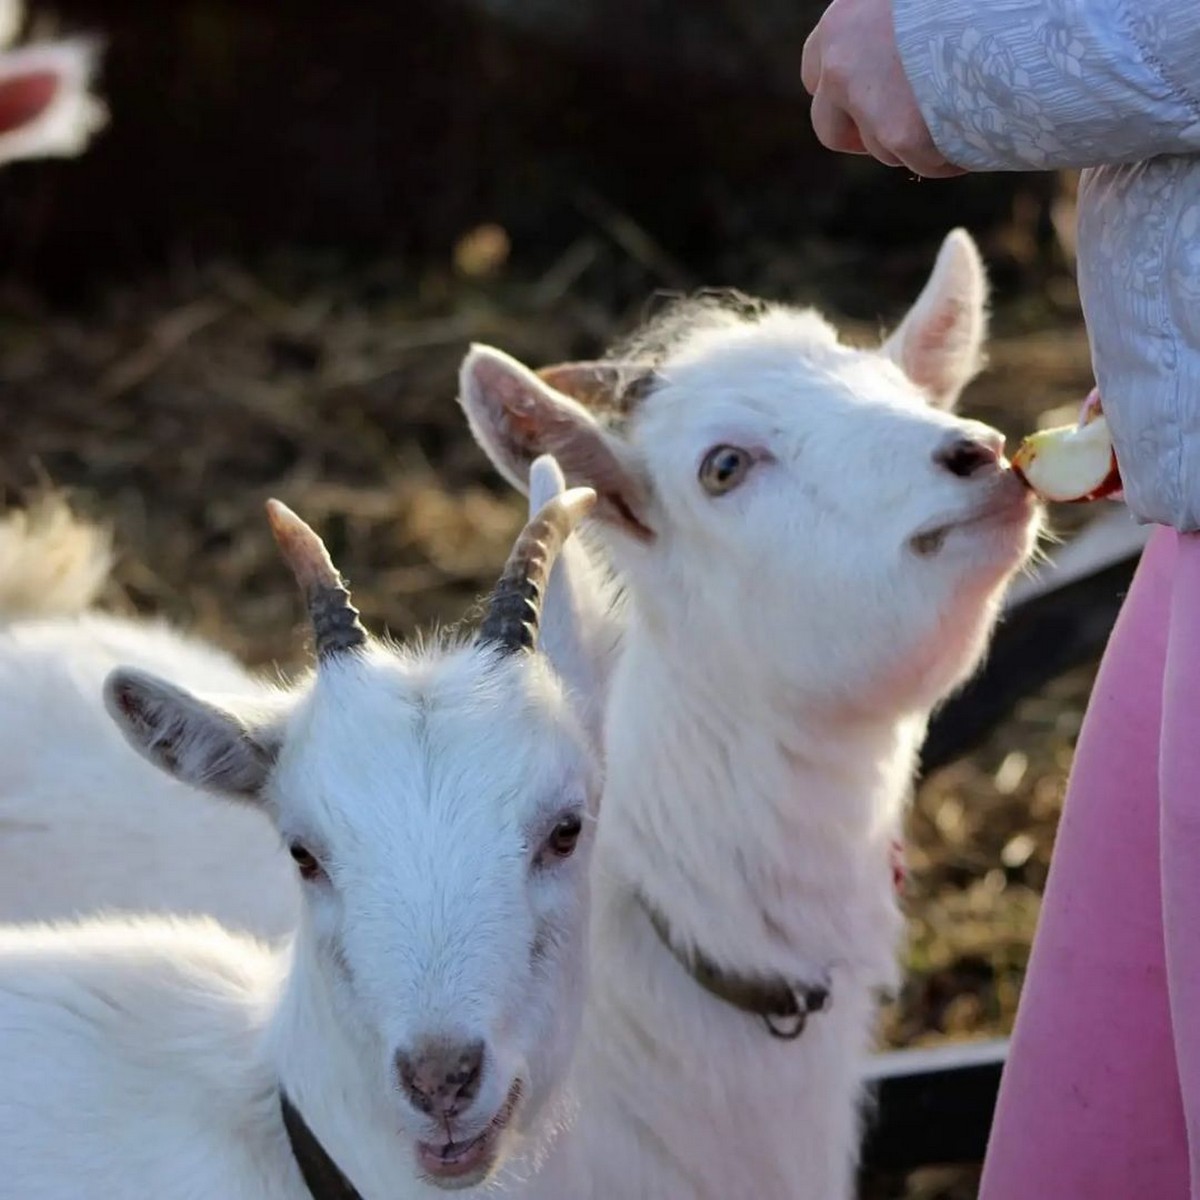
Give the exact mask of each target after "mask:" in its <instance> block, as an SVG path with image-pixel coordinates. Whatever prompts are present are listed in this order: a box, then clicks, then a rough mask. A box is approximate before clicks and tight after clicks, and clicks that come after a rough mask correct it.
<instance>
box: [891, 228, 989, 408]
mask: <svg viewBox="0 0 1200 1200" xmlns="http://www.w3.org/2000/svg"><path fill="white" fill-rule="evenodd" d="M986 336H987V274H986V272H985V270H984V266H983V260H982V259H981V258H980V256H979V251H978V249H977V248H976V246H975V243H974V241H972V240H971V236H970V234H968V233H967V231H966V230H965V229H955V230H953V231H952V232H951V233H950V234H948V235H947V237H946V240H945V241H944V242H943V243H942V248H941V250H940V251H939V252H938V257H937V262H936V263H935V264H934V267H933V273H932V274H931V275H930V277H929V281H928V282H927V283H926V284H925V287H924V289H923V290H922V292H921V294H920V296H919V297H917V302H916V303H915V304H914V305H913V306H912V308H911V309H910V310H909V312H908V315H907V316H906V317H905V318H904V320H903V321H901V323H900V325H899V327H898V328H897V329H896V331H895V332H894V333H893V334H892V335H891V337H889V338H888V339H887V341H885V342H884V344H883V353H884V354H886V355H887V356H888V357H889V358H890V359H892V361H893V362H895V363H896V364H897V365H898V366H899V367H900V369H901V370H902V371H903V372H904V373H905V374H906V375H907V376H908V377H909V379H911V380H912V381H913V383H915V384H916V385H917V386H918V387H920V388H922V389H924V391H925V392H926V393H927V394H928V396H929V399H930V402H931V403H932V404H934V405H935V406H936V407H937V408H943V409H947V410H949V409H952V408H954V406H955V405H956V404H957V403H958V398H959V396H960V395H961V394H962V390H963V388H964V387H966V386H967V384H968V383H970V382H971V380H972V379H973V378H974V377H975V376H976V375H977V374H978V373H979V371H980V370H981V369H982V368H983V362H984V359H983V344H984V340H985V338H986Z"/></svg>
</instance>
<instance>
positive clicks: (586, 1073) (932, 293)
mask: <svg viewBox="0 0 1200 1200" xmlns="http://www.w3.org/2000/svg"><path fill="white" fill-rule="evenodd" d="M984 301H985V289H984V277H983V270H982V266H981V264H980V262H979V258H978V255H977V253H976V251H975V248H974V246H973V244H972V243H971V242H970V240H969V239H968V238H967V237H966V235H965V234H962V233H955V234H952V235H951V236H950V238H949V239H948V240H947V243H946V244H945V246H944V248H943V251H942V253H941V256H940V257H939V260H938V263H937V266H936V268H935V270H934V273H933V276H932V278H931V280H930V282H929V284H928V285H927V287H926V290H925V291H924V293H923V294H922V296H921V298H920V299H919V300H918V302H917V304H916V306H915V307H914V309H913V310H912V312H911V313H910V314H909V317H908V318H906V320H905V322H904V323H903V324H902V325H901V327H900V328H899V330H898V331H897V332H896V334H894V335H893V337H892V338H891V339H889V341H888V342H887V343H886V344H885V346H884V347H883V348H882V352H880V351H879V350H859V349H851V348H847V347H846V346H843V345H841V344H839V341H838V339H837V337H836V335H835V333H834V330H833V329H832V328H831V327H830V326H829V325H828V324H827V323H826V322H825V321H824V320H822V319H821V318H820V317H819V316H818V315H816V314H815V313H813V312H808V311H796V310H789V309H779V308H770V307H767V308H765V309H761V308H760V309H759V310H758V311H756V312H754V313H752V314H751V315H750V316H749V317H747V316H745V315H744V314H739V313H735V312H730V311H729V310H728V309H722V308H721V307H719V306H712V305H702V306H700V307H698V308H697V307H695V306H693V307H691V308H690V309H689V308H686V307H685V308H683V309H680V310H678V311H677V312H676V313H675V314H673V315H672V316H671V317H670V318H669V319H668V322H667V324H666V326H665V327H660V328H658V329H657V330H652V331H651V332H650V334H649V336H647V337H644V338H643V339H641V343H640V345H639V343H638V342H635V343H634V345H633V347H632V348H626V349H625V350H624V351H622V355H623V357H625V358H626V359H628V358H633V359H634V360H635V361H636V360H637V359H638V356H639V354H641V355H642V356H643V361H644V362H647V363H648V365H649V366H651V367H653V369H654V371H655V379H654V382H652V384H651V386H650V387H649V388H648V391H647V394H646V396H645V398H644V399H643V400H642V401H641V402H640V403H639V404H636V405H635V406H634V407H633V409H632V414H631V415H630V416H629V417H628V418H623V419H617V420H615V421H608V422H604V423H597V422H594V421H592V420H591V418H590V417H589V416H588V414H587V413H586V412H585V411H584V410H583V408H581V407H580V406H579V405H576V404H573V403H572V402H571V401H569V400H567V399H566V398H565V397H562V396H559V395H556V394H554V393H553V392H551V391H549V390H548V389H547V388H546V387H545V386H543V385H542V384H541V383H540V381H539V380H537V379H536V378H535V377H534V376H533V375H532V374H531V373H530V372H528V371H526V370H525V369H524V368H523V367H522V366H520V364H517V363H515V362H513V360H511V359H509V358H507V357H506V356H504V355H501V354H499V353H498V352H496V351H491V350H487V349H484V348H477V349H475V350H474V351H472V353H471V354H470V355H469V356H468V358H467V360H466V362H465V363H464V366H463V371H462V383H461V396H462V401H463V404H464V407H465V409H466V412H467V415H468V418H469V419H470V421H471V424H472V428H473V429H474V431H475V433H476V436H477V437H478V438H479V440H480V442H481V444H482V445H483V446H484V448H485V449H486V450H487V451H488V453H489V455H490V456H491V457H492V459H493V461H494V462H495V464H496V465H497V467H498V468H499V469H500V470H501V471H502V472H503V473H504V474H505V475H506V476H507V477H508V478H509V479H510V480H512V481H514V482H515V483H516V484H517V485H518V486H521V487H523V488H524V487H526V486H527V482H526V481H527V475H528V469H529V460H530V459H531V458H532V457H533V456H535V455H537V454H541V453H544V452H552V453H553V454H554V456H555V457H556V459H557V460H558V462H559V464H561V466H562V468H563V470H564V472H565V475H566V479H567V480H568V481H569V482H570V483H571V484H573V485H574V484H579V483H592V484H594V485H596V486H598V487H599V488H602V489H607V491H608V493H609V499H610V501H611V502H610V503H606V502H605V499H604V496H602V499H601V505H600V506H598V508H597V510H596V512H597V520H595V521H593V522H592V526H593V529H594V532H595V533H596V534H597V535H599V537H600V538H601V540H602V541H603V543H604V548H605V550H606V552H607V555H608V556H609V557H610V558H611V562H612V563H613V564H614V565H615V567H616V568H617V572H618V575H619V577H620V578H621V580H622V582H623V584H624V587H625V588H626V589H627V593H628V595H627V606H626V608H625V610H624V613H623V615H621V616H618V617H615V618H609V619H608V620H609V621H610V623H611V624H614V625H616V626H618V627H619V628H618V629H617V630H613V629H610V630H608V631H607V632H606V633H605V634H604V635H599V634H596V633H595V632H594V631H593V633H592V635H591V636H592V638H593V640H592V642H591V643H590V644H591V646H592V647H596V646H604V645H609V644H616V645H619V647H620V648H619V650H618V651H617V652H615V653H613V654H611V655H607V656H605V655H604V654H602V653H601V654H600V655H597V654H596V653H595V652H594V651H591V652H589V650H588V647H587V646H585V645H583V644H582V643H580V642H579V641H577V640H572V639H571V638H567V639H566V640H565V643H563V653H564V657H565V661H566V663H567V665H568V667H569V669H572V670H576V671H581V672H582V673H583V674H584V675H590V676H591V677H594V678H596V679H598V680H599V681H600V686H601V687H602V688H603V690H604V692H605V694H606V696H607V733H606V739H607V741H606V756H607V761H608V776H607V783H606V787H605V793H604V799H603V816H602V819H601V821H600V831H599V837H598V842H597V849H596V857H595V860H594V863H593V871H594V879H595V887H594V894H593V902H594V907H593V923H592V966H591V980H592V982H591V988H590V993H589V1000H588V1007H587V1011H586V1013H585V1017H584V1033H583V1042H582V1047H581V1050H580V1052H579V1054H578V1055H577V1057H576V1060H575V1069H574V1072H573V1083H574V1087H573V1091H574V1094H575V1098H576V1100H577V1102H578V1105H579V1110H578V1116H577V1119H576V1122H575V1125H574V1129H573V1136H572V1137H571V1138H569V1139H560V1141H559V1142H558V1143H557V1144H556V1147H555V1150H554V1152H553V1153H552V1155H551V1158H550V1160H549V1161H548V1162H547V1163H546V1165H545V1168H544V1169H543V1171H542V1172H541V1174H540V1175H539V1176H538V1177H537V1178H536V1179H534V1180H532V1181H531V1182H530V1185H529V1188H528V1190H527V1192H526V1195H529V1196H536V1197H539V1198H540V1197H544V1198H545V1200H558V1198H560V1197H563V1196H571V1197H572V1198H573V1200H613V1198H616V1197H620V1198H633V1197H637V1198H638V1200H700V1198H704V1200H717V1198H720V1200H751V1198H753V1200H846V1198H848V1197H849V1196H850V1195H851V1194H852V1192H853V1177H854V1162H855V1159H856V1155H857V1148H858V1143H859V1135H860V1126H861V1116H860V1113H861V1099H862V1097H861V1094H860V1074H861V1066H862V1063H863V1060H864V1058H865V1056H866V1054H867V1053H868V1051H869V1049H870V1046H871V1040H872V1028H873V1024H874V1017H875V1011H876V1010H875V992H876V990H877V989H880V988H888V987H891V986H893V985H894V984H895V983H896V981H897V970H896V953H897V944H898V940H899V937H900V933H901V925H902V923H901V917H900V912H899V909H898V905H897V901H896V897H895V894H894V891H893V886H892V878H891V874H890V872H889V869H888V848H889V843H890V842H891V840H892V839H893V838H894V837H896V836H897V835H898V833H899V831H900V826H901V818H902V813H903V809H904V806H905V803H906V799H907V796H908V792H909V787H910V780H911V776H912V771H913V767H914V758H915V752H916V749H917V747H918V745H919V742H920V740H921V737H922V736H923V731H924V727H925V724H926V720H927V716H928V713H929V710H930V708H931V706H932V705H934V704H935V703H936V702H937V701H938V700H939V699H941V698H943V697H944V696H946V695H947V693H948V692H949V691H951V690H952V689H953V688H954V687H955V686H956V685H957V684H958V683H959V682H961V681H962V680H963V679H964V678H965V677H966V676H967V675H968V674H969V673H970V672H971V671H972V669H973V668H974V667H975V665H976V664H977V662H978V660H979V658H980V655H981V653H982V651H983V649H984V646H985V642H986V639H987V637H988V634H989V631H990V629H991V627H992V624H993V622H994V619H995V615H996V611H997V605H998V602H999V599H1000V596H1001V593H1002V591H1003V589H1004V586H1005V584H1006V581H1007V580H1008V579H1009V578H1010V576H1011V575H1012V573H1013V572H1014V571H1015V570H1016V569H1017V568H1018V567H1019V565H1020V564H1021V563H1022V561H1023V560H1024V559H1025V558H1026V557H1027V555H1028V554H1029V552H1030V550H1031V548H1032V545H1033V542H1034V538H1035V527H1036V524H1037V518H1036V515H1035V513H1034V510H1033V507H1032V505H1031V504H1030V503H1029V502H1028V501H1027V500H1026V499H1025V497H1024V494H1023V493H1022V491H1021V489H1020V488H1019V486H1018V485H1016V483H1015V481H1014V480H1013V479H1012V478H1011V476H1010V475H1009V474H1007V473H1004V472H1002V471H1001V470H999V468H994V469H991V470H988V471H985V472H982V473H981V474H980V475H979V476H978V477H971V478H960V477H956V476H955V475H953V474H951V473H950V472H948V471H947V470H945V468H944V467H940V466H938V465H937V464H936V463H935V461H934V453H935V450H936V448H937V446H938V445H939V443H940V442H941V441H942V439H943V438H945V437H946V436H947V434H949V433H953V432H960V433H962V434H964V435H967V436H978V437H982V438H984V439H990V440H991V442H992V444H993V445H995V444H996V435H995V434H994V433H992V432H991V431H987V430H985V429H983V427H980V426H977V425H975V424H973V423H970V422H966V421H962V420H959V419H958V418H956V417H954V416H952V415H951V413H950V409H951V408H952V407H953V405H954V403H955V401H956V400H957V398H958V394H959V392H960V390H961V388H962V387H963V385H964V384H965V383H966V382H967V381H968V380H969V379H970V377H971V376H972V375H973V374H974V373H975V372H976V371H977V370H978V368H979V366H980V364H981V355H982V340H983V335H984V326H985V319H984V318H985V311H984ZM633 373H634V375H635V376H636V374H637V371H636V370H635V371H634V372H633ZM722 443H733V444H736V445H738V446H741V447H746V448H749V449H752V450H754V451H755V452H756V454H758V455H759V458H760V461H759V463H758V465H757V466H755V467H754V468H753V469H752V471H751V472H750V474H749V475H748V477H747V478H746V480H745V482H744V483H743V484H742V485H741V486H740V487H738V488H736V489H735V490H733V491H732V492H730V493H728V494H726V495H723V496H719V497H713V496H711V495H709V494H707V493H706V492H705V491H704V490H703V489H702V488H701V487H700V486H699V485H698V482H697V471H698V468H699V465H700V463H701V461H702V459H703V456H704V454H705V452H706V451H707V450H708V449H709V448H710V447H712V446H715V445H719V444H722ZM539 472H540V476H535V481H534V483H535V486H536V487H537V488H539V489H542V490H543V494H542V495H541V496H540V497H539V498H540V499H544V498H545V490H546V489H547V488H549V487H550V486H551V483H552V481H551V480H550V479H549V475H548V472H549V473H551V474H552V469H551V468H549V467H547V465H546V463H544V462H543V463H542V464H540V465H539ZM985 509H987V510H988V511H990V512H991V513H992V514H993V515H992V516H990V517H989V518H988V519H986V520H980V521H978V522H976V523H974V524H972V525H970V526H965V527H963V528H959V529H954V530H951V531H949V532H948V533H947V534H946V536H945V537H944V539H942V540H941V542H940V543H936V539H935V542H934V543H929V542H927V543H924V544H923V545H922V544H921V543H914V541H913V538H914V535H916V534H918V533H920V532H923V531H927V530H929V529H930V528H931V527H932V526H935V525H938V524H941V523H942V522H944V521H950V520H954V519H956V518H958V517H966V516H969V515H971V514H974V513H979V512H982V511H984V510H985ZM630 518H632V520H631V519H630ZM935 543H936V544H935ZM918 545H922V548H921V549H918ZM589 570H590V567H589V564H588V561H587V557H586V555H585V554H584V553H583V548H582V546H580V545H578V544H576V545H575V546H574V547H573V548H572V553H571V554H570V555H569V556H567V557H564V559H563V560H562V561H561V562H560V564H559V568H558V573H559V574H564V573H565V574H566V575H567V576H569V577H570V578H569V580H568V581H567V582H569V585H570V590H571V591H573V592H575V593H582V594H587V593H588V592H589V591H590V590H591V587H590V585H589V583H588V581H587V573H588V571H589ZM556 582H557V581H556ZM559 586H562V587H564V588H566V587H567V583H561V584H559ZM593 615H594V614H593ZM598 619H600V620H605V618H604V616H603V614H600V617H599V618H598ZM618 632H619V634H620V637H619V638H616V637H615V636H614V634H615V633H618ZM546 646H547V649H548V651H549V652H550V653H551V655H552V656H556V655H557V654H558V653H559V646H560V640H559V638H558V637H557V636H556V637H553V638H551V639H550V640H548V641H547V643H546ZM589 654H590V655H591V656H590V657H589ZM581 661H582V662H583V664H584V666H583V668H580V667H579V665H578V664H579V663H580V662H581ZM637 890H640V891H641V892H642V893H644V894H645V895H647V896H648V897H649V898H650V899H651V900H652V902H653V903H654V904H655V905H656V906H657V907H658V908H659V909H660V910H661V911H662V912H663V913H664V914H666V916H667V918H668V920H669V923H670V925H671V928H672V929H673V931H674V934H675V936H676V938H677V940H678V941H679V942H680V943H681V944H683V945H689V944H690V945H696V946H699V947H700V948H702V949H703V951H704V952H705V953H706V954H707V955H708V956H710V957H711V958H713V959H715V960H717V961H718V962H719V963H720V964H722V965H723V966H724V967H725V968H726V969H729V970H734V971H740V972H756V973H758V972H768V971H770V972H777V973H780V974H782V975H784V976H786V977H788V978H791V979H794V980H797V981H802V982H818V981H820V980H821V979H822V978H823V977H824V976H825V974H826V973H828V976H829V978H830V980H831V983H832V987H831V993H832V1004H831V1007H830V1009H829V1011H827V1012H823V1013H821V1014H819V1015H816V1016H814V1017H813V1018H812V1019H811V1020H810V1022H809V1026H808V1029H807V1030H806V1032H805V1033H804V1034H803V1036H802V1037H801V1038H800V1039H799V1040H798V1041H795V1042H780V1041H778V1040H775V1039H773V1038H772V1037H770V1036H769V1035H768V1034H767V1032H766V1030H765V1029H764V1027H763V1025H762V1024H761V1023H760V1022H759V1021H757V1020H756V1019H754V1018H753V1017H750V1016H747V1015H745V1014H743V1013H740V1012H738V1011H735V1010H734V1009H733V1008H731V1007H729V1006H728V1005H725V1004H723V1003H722V1002H720V1001H718V1000H715V999H714V998H712V997H711V996H709V995H708V994H707V993H705V992H703V991H702V990H701V989H700V988H699V987H698V986H697V985H696V983H695V982H694V981H693V980H692V979H691V978H690V977H689V976H688V975H686V974H685V973H684V972H683V971H682V970H681V968H680V967H679V965H678V964H677V963H676V961H675V960H674V959H673V958H672V957H671V956H670V955H669V954H667V953H666V952H665V950H664V948H663V947H662V945H661V944H660V942H659V941H658V939H657V938H656V936H655V934H654V932H653V931H652V929H651V926H650V923H649V921H648V920H647V918H646V916H645V913H644V912H643V911H642V910H641V908H639V907H638V905H637V904H636V903H635V901H634V894H635V891H637Z"/></svg>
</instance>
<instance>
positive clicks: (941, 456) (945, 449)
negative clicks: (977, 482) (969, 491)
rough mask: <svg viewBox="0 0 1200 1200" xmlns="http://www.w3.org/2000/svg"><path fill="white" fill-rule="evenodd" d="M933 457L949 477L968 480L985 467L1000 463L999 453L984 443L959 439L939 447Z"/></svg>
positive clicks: (970, 439) (969, 439)
mask: <svg viewBox="0 0 1200 1200" xmlns="http://www.w3.org/2000/svg"><path fill="white" fill-rule="evenodd" d="M933 457H934V461H935V462H936V463H938V465H939V466H942V467H945V468H946V470H947V471H949V472H950V474H951V475H955V476H957V477H958V478H959V479H968V478H970V477H971V476H972V475H974V474H975V473H976V472H977V471H981V470H983V469H984V468H985V467H992V466H995V465H996V464H997V463H998V462H999V461H1000V452H999V451H998V450H997V449H996V448H995V447H993V446H989V445H987V444H986V443H984V442H977V441H975V440H974V439H973V438H964V437H959V438H955V439H954V440H953V441H951V442H949V443H947V444H946V445H944V446H942V447H940V448H939V449H938V451H937V452H936V453H935V454H934V456H933Z"/></svg>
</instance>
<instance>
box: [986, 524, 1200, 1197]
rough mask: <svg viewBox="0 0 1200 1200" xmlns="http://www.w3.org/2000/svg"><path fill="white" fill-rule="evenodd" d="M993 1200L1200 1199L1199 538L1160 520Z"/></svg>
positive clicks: (1088, 761)
mask: <svg viewBox="0 0 1200 1200" xmlns="http://www.w3.org/2000/svg"><path fill="white" fill-rule="evenodd" d="M980 1196H981V1200H1200V535H1196V534H1189V535H1179V534H1177V533H1175V532H1174V531H1172V530H1168V529H1159V530H1157V531H1156V532H1155V533H1154V535H1153V537H1152V538H1151V539H1150V543H1149V545H1148V546H1147V548H1146V551H1145V553H1144V555H1143V558H1142V562H1141V564H1140V566H1139V567H1138V571H1137V576H1136V578H1135V580H1134V583H1133V586H1132V588H1131V589H1130V593H1129V596H1128V598H1127V599H1126V602H1125V605H1124V607H1123V609H1122V611H1121V615H1120V618H1119V619H1118V621H1117V625H1116V628H1115V630H1114V632H1113V636H1112V639H1111V641H1110V642H1109V646H1108V649H1107V651H1106V653H1105V656H1104V661H1103V663H1102V665H1101V668H1100V673H1099V676H1098V678H1097V681H1096V686H1095V690H1094V692H1093V694H1092V698H1091V702H1090V704H1089V706H1088V711H1087V716H1086V718H1085V720H1084V723H1083V729H1082V730H1081V732H1080V736H1079V744H1078V747H1077V749H1076V754H1075V761H1074V766H1073V768H1072V772H1071V780H1070V784H1069V786H1068V789H1067V798H1066V804H1065V807H1064V810H1063V815H1062V821H1061V824H1060V826H1059V831H1058V839H1057V842H1056V845H1055V849H1054V857H1053V861H1052V866H1051V870H1050V878H1049V881H1048V884H1047V888H1046V895H1045V900H1044V904H1043V908H1042V915H1041V920H1040V923H1039V927H1038V931H1037V937H1036V939H1035V941H1034V947H1033V954H1032V958H1031V961H1030V964H1029V972H1028V975H1027V977H1026V982H1025V987H1024V991H1023V994H1022V997H1021V1004H1020V1008H1019V1011H1018V1014H1017V1021H1016V1028H1015V1030H1014V1033H1013V1040H1012V1046H1011V1050H1010V1055H1009V1061H1008V1064H1007V1066H1006V1068H1005V1072H1004V1079H1003V1082H1002V1084H1001V1088H1000V1098H999V1104H998V1107H997V1112H996V1119H995V1123H994V1126H993V1129H992V1137H991V1142H990V1145H989V1149H988V1159H987V1163H986V1165H985V1167H984V1177H983V1187H982V1190H981V1192H980Z"/></svg>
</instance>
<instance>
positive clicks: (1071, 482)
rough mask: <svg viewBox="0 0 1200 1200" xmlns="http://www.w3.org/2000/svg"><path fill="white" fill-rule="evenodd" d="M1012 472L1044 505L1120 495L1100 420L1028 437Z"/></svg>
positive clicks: (1089, 417)
mask: <svg viewBox="0 0 1200 1200" xmlns="http://www.w3.org/2000/svg"><path fill="white" fill-rule="evenodd" d="M1012 467H1013V470H1014V471H1016V472H1017V474H1018V475H1020V477H1021V478H1022V479H1023V480H1024V481H1025V482H1026V483H1027V484H1028V485H1029V487H1030V488H1031V489H1032V490H1033V491H1034V492H1036V493H1037V495H1039V496H1041V497H1042V499H1044V500H1052V501H1056V502H1058V503H1060V504H1075V503H1079V502H1081V501H1084V500H1100V499H1102V498H1103V497H1105V496H1111V495H1112V494H1113V493H1114V492H1119V491H1120V490H1121V474H1120V471H1119V470H1118V469H1117V458H1116V455H1115V454H1114V453H1113V444H1112V438H1111V436H1110V435H1109V432H1108V422H1107V421H1106V420H1105V419H1104V416H1103V415H1102V414H1101V413H1099V412H1095V411H1093V412H1092V413H1089V414H1086V415H1085V416H1084V419H1083V423H1081V424H1078V425H1059V426H1057V427H1056V428H1054V429H1042V430H1040V431H1039V432H1037V433H1031V434H1030V435H1029V436H1028V437H1027V438H1026V439H1025V440H1024V441H1023V442H1022V443H1021V445H1020V446H1019V447H1018V448H1017V452H1016V454H1014V455H1013V457H1012Z"/></svg>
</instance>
